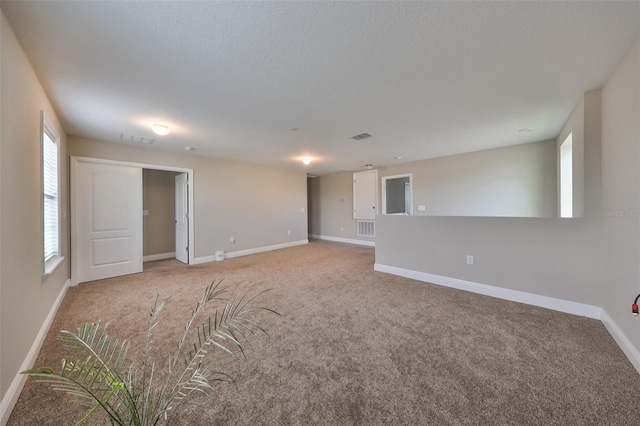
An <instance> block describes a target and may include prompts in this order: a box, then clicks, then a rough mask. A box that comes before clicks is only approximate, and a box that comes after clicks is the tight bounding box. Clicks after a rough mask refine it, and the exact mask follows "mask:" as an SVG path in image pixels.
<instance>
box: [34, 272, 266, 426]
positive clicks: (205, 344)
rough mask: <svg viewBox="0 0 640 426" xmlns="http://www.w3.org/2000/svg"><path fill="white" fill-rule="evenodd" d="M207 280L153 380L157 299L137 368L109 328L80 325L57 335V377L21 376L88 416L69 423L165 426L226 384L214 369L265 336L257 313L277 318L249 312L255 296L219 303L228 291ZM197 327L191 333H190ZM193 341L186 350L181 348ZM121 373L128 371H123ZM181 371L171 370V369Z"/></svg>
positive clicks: (42, 372) (43, 372) (47, 372)
mask: <svg viewBox="0 0 640 426" xmlns="http://www.w3.org/2000/svg"><path fill="white" fill-rule="evenodd" d="M221 282H222V281H221V280H217V281H216V280H213V281H212V282H211V284H209V285H208V286H207V287H206V288H205V290H204V294H203V296H202V298H201V299H200V300H199V301H198V302H197V303H196V306H195V307H194V309H193V310H192V312H191V316H190V318H189V320H188V321H187V323H186V324H185V327H184V329H183V333H182V336H181V337H180V339H179V341H178V343H177V346H176V351H175V353H174V355H173V356H169V357H168V359H166V360H165V362H164V363H163V364H164V365H167V366H168V367H167V369H168V371H167V373H166V374H165V375H161V378H160V379H159V378H157V377H158V375H157V372H156V365H159V364H156V362H154V361H153V359H152V356H151V355H152V352H153V349H154V348H153V333H154V329H155V328H156V326H157V325H158V324H159V317H160V314H161V312H162V310H163V308H164V306H165V303H166V301H167V300H168V299H165V300H161V299H160V297H159V296H158V297H156V299H155V303H154V305H153V307H152V308H151V311H150V313H149V324H148V331H147V336H146V342H145V346H144V349H143V353H142V359H141V361H140V362H139V364H136V363H131V364H129V362H130V361H129V360H128V358H127V356H128V351H129V347H130V344H129V342H128V341H126V340H124V341H120V340H119V339H112V338H110V337H109V336H108V334H107V327H108V324H105V325H102V324H101V323H100V322H99V321H98V322H96V323H85V324H83V325H82V326H80V327H78V329H77V330H76V331H75V332H70V331H64V330H63V331H61V333H60V340H61V341H62V342H63V344H64V346H65V348H66V349H67V350H68V351H69V353H70V355H71V356H70V357H68V359H63V360H62V365H61V367H60V369H59V370H54V369H53V368H50V367H42V368H36V369H32V370H27V371H23V372H22V374H28V375H32V376H37V377H38V379H39V380H40V381H42V382H45V383H49V384H50V385H51V386H52V387H53V389H54V390H57V391H62V392H65V393H67V394H69V395H72V396H74V397H76V399H77V401H78V402H79V403H80V404H82V405H83V406H85V407H87V408H88V411H87V412H86V413H85V414H84V416H83V417H82V418H81V419H80V420H79V421H78V422H77V423H76V424H77V425H80V424H82V423H84V422H85V421H86V420H87V419H88V418H89V417H90V416H91V415H92V414H94V413H101V414H102V415H104V416H105V417H106V418H107V420H108V421H109V423H110V424H112V425H134V426H149V425H157V424H165V423H166V422H168V421H169V420H170V418H171V416H173V415H175V413H176V411H177V410H178V408H179V407H180V406H181V405H182V404H183V403H185V402H186V401H188V399H189V398H190V397H191V395H193V394H194V393H196V394H197V393H203V392H208V391H210V390H211V389H212V385H213V384H214V383H216V382H221V381H230V380H232V379H231V377H229V376H228V375H226V374H225V373H223V372H221V371H219V369H218V368H219V366H220V365H221V364H222V363H223V362H224V361H226V360H227V359H228V358H230V357H231V356H234V355H235V354H237V353H241V354H242V355H243V356H244V355H245V351H244V348H243V345H244V344H245V343H247V342H248V341H249V338H252V337H254V336H256V334H257V333H266V331H265V329H264V328H263V327H262V326H261V325H259V324H258V323H257V322H255V321H254V320H253V319H252V318H251V316H252V314H254V313H255V312H257V311H267V312H271V313H275V314H278V313H277V312H275V311H273V310H271V309H268V308H263V307H256V306H254V305H253V303H254V301H255V300H256V298H257V297H259V296H260V295H261V294H262V293H258V294H257V295H255V296H253V297H248V296H247V294H244V295H242V296H234V297H232V298H230V299H227V298H225V297H223V296H224V295H225V294H226V293H227V292H228V289H226V288H222V287H221V286H220V284H221ZM216 301H217V302H221V303H222V304H223V305H222V308H221V309H217V310H214V311H213V314H210V315H208V316H206V317H205V318H204V320H200V319H199V318H200V317H201V316H203V315H205V309H206V308H207V306H208V304H209V303H210V302H216ZM196 323H198V324H199V325H198V326H197V328H196V329H195V330H194V331H193V332H192V331H191V330H192V327H193V326H194V325H195V324H196ZM191 338H193V342H192V343H191V344H187V342H188V341H189V339H191ZM127 365H128V367H127ZM179 365H180V366H181V368H180V369H178V366H179Z"/></svg>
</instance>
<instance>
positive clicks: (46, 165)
mask: <svg viewBox="0 0 640 426" xmlns="http://www.w3.org/2000/svg"><path fill="white" fill-rule="evenodd" d="M42 203H43V234H44V237H43V238H44V241H43V243H44V262H45V263H46V262H47V261H48V260H49V259H51V258H53V257H54V256H57V255H59V254H60V244H59V235H60V230H59V224H60V220H59V201H58V144H57V137H55V136H54V134H53V132H51V131H50V130H49V129H47V127H46V125H43V130H42Z"/></svg>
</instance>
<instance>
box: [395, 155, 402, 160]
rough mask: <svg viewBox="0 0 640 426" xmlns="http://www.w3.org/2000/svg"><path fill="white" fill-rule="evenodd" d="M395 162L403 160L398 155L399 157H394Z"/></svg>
mask: <svg viewBox="0 0 640 426" xmlns="http://www.w3.org/2000/svg"><path fill="white" fill-rule="evenodd" d="M393 159H394V160H402V156H400V155H398V156H397V157H393Z"/></svg>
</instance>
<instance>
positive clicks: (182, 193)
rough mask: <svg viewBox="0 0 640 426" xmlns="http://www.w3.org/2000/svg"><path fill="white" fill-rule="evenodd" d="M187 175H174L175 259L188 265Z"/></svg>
mask: <svg viewBox="0 0 640 426" xmlns="http://www.w3.org/2000/svg"><path fill="white" fill-rule="evenodd" d="M188 184H189V181H188V174H187V173H180V174H179V175H176V259H178V260H179V261H180V262H182V263H189V196H188V193H189V191H188V187H187V186H188Z"/></svg>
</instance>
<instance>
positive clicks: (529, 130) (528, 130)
mask: <svg viewBox="0 0 640 426" xmlns="http://www.w3.org/2000/svg"><path fill="white" fill-rule="evenodd" d="M530 132H533V129H532V128H531V127H527V128H524V129H520V130H518V133H530Z"/></svg>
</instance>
